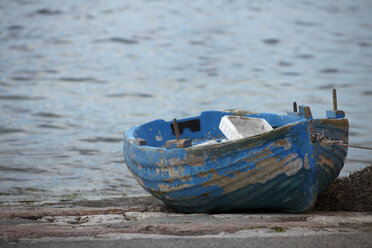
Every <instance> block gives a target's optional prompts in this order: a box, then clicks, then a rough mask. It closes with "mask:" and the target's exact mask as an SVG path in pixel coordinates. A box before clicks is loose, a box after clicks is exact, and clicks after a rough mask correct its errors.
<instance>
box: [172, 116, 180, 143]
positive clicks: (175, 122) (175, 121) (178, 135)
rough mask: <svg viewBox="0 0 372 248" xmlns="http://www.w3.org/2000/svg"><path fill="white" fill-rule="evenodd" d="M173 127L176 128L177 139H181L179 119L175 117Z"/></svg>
mask: <svg viewBox="0 0 372 248" xmlns="http://www.w3.org/2000/svg"><path fill="white" fill-rule="evenodd" d="M173 128H174V133H175V134H176V139H177V140H180V131H179V129H178V122H177V119H173Z"/></svg>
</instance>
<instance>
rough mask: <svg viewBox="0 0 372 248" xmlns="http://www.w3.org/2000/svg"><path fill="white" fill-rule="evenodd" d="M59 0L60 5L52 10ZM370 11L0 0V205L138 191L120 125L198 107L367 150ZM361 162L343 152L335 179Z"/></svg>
mask: <svg viewBox="0 0 372 248" xmlns="http://www.w3.org/2000/svg"><path fill="white" fill-rule="evenodd" d="M62 2H63V3H62ZM371 13H372V2H371V1H369V0H356V1H344V0H341V1H320V0H319V1H297V0H290V1H280V0H272V1H258V0H257V1H255V0H253V1H244V0H236V1H232V0H230V1H227V0H226V1H222V0H218V1H207V0H205V1H172V0H163V1H162V0H158V1H149V0H138V1H119V0H117V1H103V0H97V1H82V0H68V1H57V0H55V1H51V0H48V1H46V0H45V1H41V0H30V1H26V0H23V1H21V0H17V1H15V0H14V1H0V111H1V112H0V202H1V203H2V204H8V203H16V202H27V201H54V200H72V199H102V198H106V197H122V196H124V195H127V196H133V195H140V194H145V193H144V191H143V190H142V189H141V188H140V186H139V185H138V184H137V183H136V182H135V180H134V179H133V178H132V177H131V175H130V174H129V172H128V170H127V168H126V166H125V163H124V162H123V158H122V137H123V131H124V129H125V128H128V127H131V126H133V125H137V124H140V123H143V122H147V121H150V120H153V119H158V118H162V119H166V120H170V119H172V118H174V117H176V118H182V117H187V116H195V115H198V114H199V113H200V112H201V111H203V110H213V109H217V110H218V109H247V110H253V111H260V112H261V111H262V112H275V113H286V112H287V111H290V110H291V106H292V102H293V101H297V102H298V103H299V104H305V105H310V106H311V109H312V112H313V115H314V116H316V117H322V116H325V111H326V110H327V109H331V107H332V103H331V89H332V88H337V89H338V102H339V108H340V109H343V110H344V111H345V112H346V115H347V117H348V118H349V121H350V143H353V144H359V145H366V146H372V135H371V134H372V125H371V121H372V117H371V113H372V18H371ZM371 161H372V152H370V151H364V150H355V149H350V150H349V154H348V159H347V161H346V164H345V167H344V169H343V171H342V173H341V174H342V175H348V174H349V173H350V172H352V171H354V170H358V169H360V168H362V167H364V166H366V165H368V164H370V163H371Z"/></svg>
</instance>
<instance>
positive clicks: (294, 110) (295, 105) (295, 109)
mask: <svg viewBox="0 0 372 248" xmlns="http://www.w3.org/2000/svg"><path fill="white" fill-rule="evenodd" d="M293 112H295V113H296V112H297V102H293Z"/></svg>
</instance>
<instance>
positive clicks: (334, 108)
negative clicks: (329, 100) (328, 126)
mask: <svg viewBox="0 0 372 248" xmlns="http://www.w3.org/2000/svg"><path fill="white" fill-rule="evenodd" d="M332 95H333V110H337V93H336V89H333V90H332Z"/></svg>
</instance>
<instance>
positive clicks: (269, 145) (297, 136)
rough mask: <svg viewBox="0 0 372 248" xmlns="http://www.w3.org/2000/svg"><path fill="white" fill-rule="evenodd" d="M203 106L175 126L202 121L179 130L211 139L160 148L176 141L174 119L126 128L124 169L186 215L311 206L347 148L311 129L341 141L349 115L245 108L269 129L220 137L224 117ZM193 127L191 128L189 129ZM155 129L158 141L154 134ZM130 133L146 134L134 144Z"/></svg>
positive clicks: (196, 138) (303, 109) (293, 209)
mask: <svg viewBox="0 0 372 248" xmlns="http://www.w3.org/2000/svg"><path fill="white" fill-rule="evenodd" d="M232 114H234V112H219V111H208V112H203V113H201V115H200V116H198V117H192V118H187V119H183V120H179V122H180V123H182V122H185V121H190V120H196V119H199V120H200V130H198V131H194V132H191V131H190V129H187V128H186V129H185V130H186V131H185V132H183V133H182V134H181V135H180V136H181V138H182V139H184V138H189V139H192V140H193V143H194V142H195V143H194V144H197V143H200V142H201V140H204V141H208V140H211V139H215V140H217V141H218V142H217V143H216V144H212V145H207V146H194V147H192V146H191V147H188V148H176V149H166V148H165V147H164V145H165V142H166V141H167V140H169V139H175V136H174V134H173V132H172V129H171V126H170V125H171V123H172V122H165V121H164V120H155V121H152V122H149V123H146V124H143V125H141V126H138V127H134V128H131V129H129V130H127V131H126V132H125V138H124V157H125V160H126V162H127V166H128V168H129V170H130V171H131V173H132V174H133V176H134V177H135V178H136V179H137V181H138V182H139V183H140V184H141V185H142V186H143V188H144V189H145V190H147V191H148V192H150V193H151V194H153V195H154V196H155V197H157V198H159V199H160V200H162V201H164V202H165V203H166V204H168V205H170V206H172V207H173V208H175V209H178V210H181V211H185V212H207V211H216V212H222V211H229V210H233V209H235V210H236V209H262V208H269V209H278V210H283V211H291V212H299V211H304V210H307V209H309V208H311V207H312V206H313V205H314V203H315V200H316V197H317V195H318V194H319V193H320V192H321V191H322V190H324V189H325V188H326V187H327V186H328V185H329V184H331V183H332V182H333V180H334V179H335V177H337V175H338V174H339V172H340V170H341V169H342V167H343V163H344V161H345V158H346V154H347V149H346V148H344V147H340V146H337V145H333V146H324V145H322V144H319V143H314V142H313V140H312V138H311V133H312V132H322V133H323V134H325V135H326V136H327V137H328V138H330V139H340V140H343V141H346V142H347V135H348V122H347V119H344V118H341V119H332V120H331V119H313V118H312V115H311V111H310V108H308V107H306V106H300V107H299V114H298V115H297V116H294V115H276V114H271V113H248V114H245V116H248V117H257V118H264V119H266V120H267V121H268V122H269V123H270V124H271V125H272V126H273V127H275V129H274V130H272V131H270V132H268V133H264V134H261V135H257V136H254V137H249V138H244V139H241V140H235V141H228V142H225V143H222V142H219V141H220V140H221V139H222V138H223V134H222V133H221V131H220V130H219V128H218V125H219V123H220V120H221V118H222V117H223V116H224V115H232ZM194 130H195V128H194ZM159 133H161V134H162V139H159V138H156V136H157V135H159ZM135 138H141V139H145V140H146V141H147V145H145V146H138V145H136V144H134V143H133V140H134V139H135Z"/></svg>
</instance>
